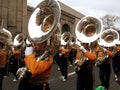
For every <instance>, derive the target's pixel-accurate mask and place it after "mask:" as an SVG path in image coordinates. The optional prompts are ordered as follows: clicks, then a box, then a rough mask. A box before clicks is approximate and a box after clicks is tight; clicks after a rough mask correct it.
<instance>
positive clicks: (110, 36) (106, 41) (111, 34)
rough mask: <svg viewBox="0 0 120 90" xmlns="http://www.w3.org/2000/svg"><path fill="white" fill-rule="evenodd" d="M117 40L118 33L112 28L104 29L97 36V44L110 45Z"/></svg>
mask: <svg viewBox="0 0 120 90" xmlns="http://www.w3.org/2000/svg"><path fill="white" fill-rule="evenodd" d="M118 41H119V33H118V32H117V31H116V30H113V29H107V30H104V31H103V32H102V34H101V36H100V38H99V42H98V44H100V45H103V46H105V47H112V46H114V45H115V44H117V42H118Z"/></svg>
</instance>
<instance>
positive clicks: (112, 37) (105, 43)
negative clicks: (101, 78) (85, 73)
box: [95, 29, 119, 66]
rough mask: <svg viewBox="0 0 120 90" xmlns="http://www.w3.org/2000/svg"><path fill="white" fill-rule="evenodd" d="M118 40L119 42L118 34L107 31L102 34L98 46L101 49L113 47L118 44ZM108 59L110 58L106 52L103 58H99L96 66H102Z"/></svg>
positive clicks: (113, 31)
mask: <svg viewBox="0 0 120 90" xmlns="http://www.w3.org/2000/svg"><path fill="white" fill-rule="evenodd" d="M118 40H119V34H118V32H117V31H116V30H113V29H107V30H104V31H103V32H102V34H101V36H100V39H99V41H98V44H99V47H101V48H104V47H112V46H114V45H115V44H116V43H117V42H118ZM102 52H103V50H102ZM106 58H108V55H106V54H105V52H103V56H102V57H98V59H97V61H96V62H95V66H100V65H101V64H103V62H105V60H106Z"/></svg>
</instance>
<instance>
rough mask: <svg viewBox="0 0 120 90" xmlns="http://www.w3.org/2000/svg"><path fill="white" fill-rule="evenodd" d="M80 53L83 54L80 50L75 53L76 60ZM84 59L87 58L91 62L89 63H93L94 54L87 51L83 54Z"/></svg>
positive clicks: (78, 58)
mask: <svg viewBox="0 0 120 90" xmlns="http://www.w3.org/2000/svg"><path fill="white" fill-rule="evenodd" d="M82 53H83V52H82V51H80V50H79V51H78V52H77V55H76V60H80V58H81V55H82ZM85 57H86V58H88V59H89V60H91V61H94V60H96V53H95V52H93V53H90V52H89V51H87V52H86V53H85Z"/></svg>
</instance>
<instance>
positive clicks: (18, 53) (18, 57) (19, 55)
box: [12, 50, 21, 59]
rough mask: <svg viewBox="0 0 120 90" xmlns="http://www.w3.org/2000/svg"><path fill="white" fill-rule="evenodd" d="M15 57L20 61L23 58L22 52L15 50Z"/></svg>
mask: <svg viewBox="0 0 120 90" xmlns="http://www.w3.org/2000/svg"><path fill="white" fill-rule="evenodd" d="M12 52H13V55H14V57H15V59H20V58H21V52H20V51H18V50H13V51H12Z"/></svg>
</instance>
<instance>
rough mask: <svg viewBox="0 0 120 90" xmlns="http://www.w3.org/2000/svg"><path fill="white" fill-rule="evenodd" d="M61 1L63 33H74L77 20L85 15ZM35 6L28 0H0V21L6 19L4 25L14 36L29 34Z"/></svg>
mask: <svg viewBox="0 0 120 90" xmlns="http://www.w3.org/2000/svg"><path fill="white" fill-rule="evenodd" d="M59 3H60V7H61V18H60V25H61V29H62V33H63V32H65V31H70V32H71V33H72V34H73V35H74V30H75V26H76V24H77V22H78V21H79V20H80V19H81V18H82V17H84V15H83V14H81V13H79V12H77V11H75V10H74V9H72V8H70V7H69V6H66V5H65V4H63V3H61V2H59ZM33 11H34V7H31V6H27V0H0V21H1V20H4V25H3V27H4V28H6V29H7V30H9V31H10V32H11V33H12V34H13V36H15V35H16V34H18V33H24V34H25V35H26V36H27V34H28V33H27V31H28V30H27V29H28V28H27V26H28V21H29V18H30V16H31V14H32V13H33Z"/></svg>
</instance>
